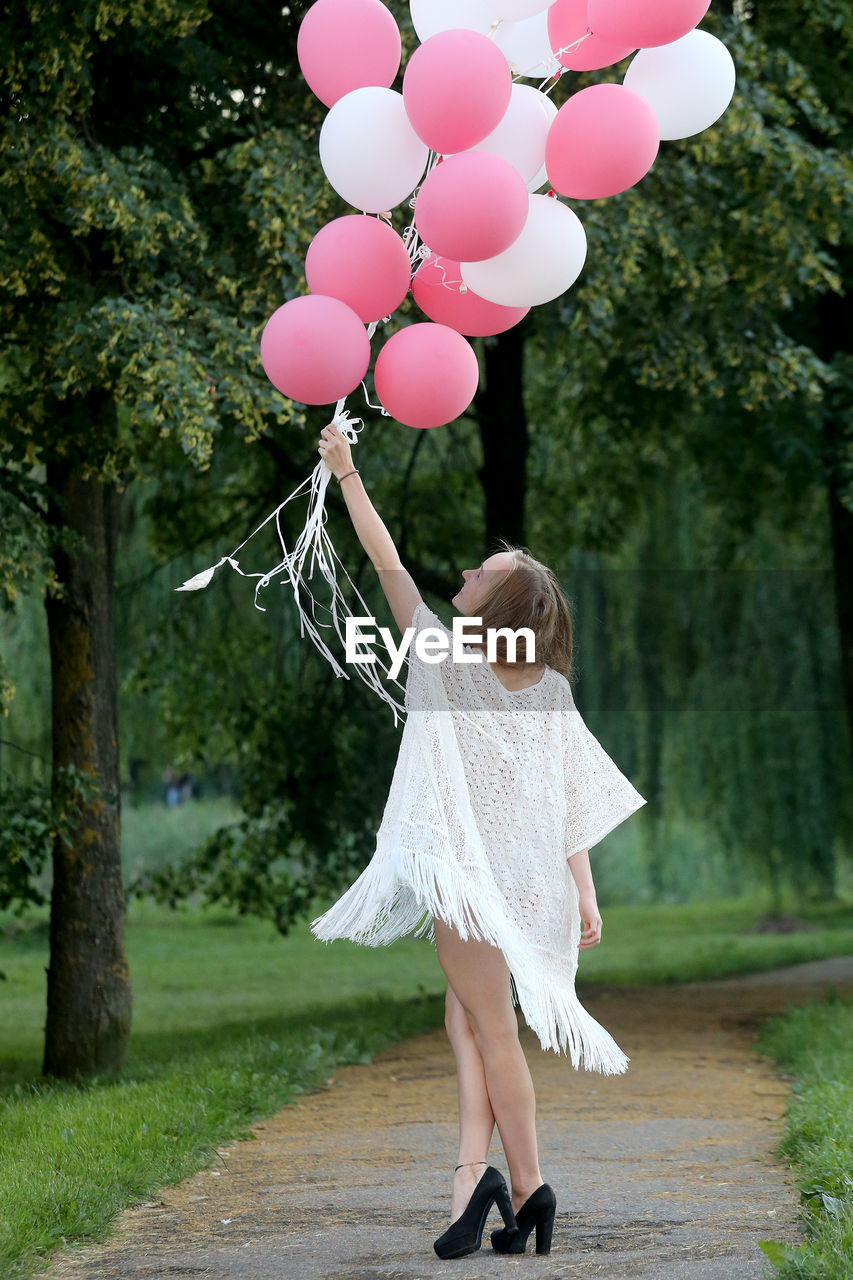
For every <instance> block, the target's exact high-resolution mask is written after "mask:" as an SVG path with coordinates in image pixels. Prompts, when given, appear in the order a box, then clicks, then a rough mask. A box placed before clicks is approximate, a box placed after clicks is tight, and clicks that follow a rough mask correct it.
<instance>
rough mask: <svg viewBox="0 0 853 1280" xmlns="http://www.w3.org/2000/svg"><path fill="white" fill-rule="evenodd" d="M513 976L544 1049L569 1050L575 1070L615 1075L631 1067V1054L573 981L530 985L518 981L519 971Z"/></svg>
mask: <svg viewBox="0 0 853 1280" xmlns="http://www.w3.org/2000/svg"><path fill="white" fill-rule="evenodd" d="M514 977H515V982H516V985H517V987H518V999H519V1004H520V1006H521V1011H522V1013H523V1014H524V1018H525V1021H526V1023H527V1025H528V1026H529V1027H530V1030H531V1031H532V1032H533V1033H534V1035H536V1036H537V1037H538V1039H539V1042H540V1044H541V1045H542V1048H543V1049H550V1050H552V1051H553V1052H554V1053H562V1054H566V1055H567V1056H568V1057H570V1058H571V1063H572V1066H573V1067H574V1068H575V1070H576V1071H577V1070H578V1069H579V1068H580V1067H583V1068H584V1070H586V1071H597V1072H599V1073H600V1074H601V1075H605V1076H616V1075H622V1074H623V1073H624V1072H625V1071H627V1070H628V1063H629V1062H630V1058H629V1057H628V1055H627V1054H626V1053H623V1052H622V1050H621V1049H620V1048H619V1046H618V1044H617V1043H616V1041H615V1040H614V1039H613V1037H612V1036H611V1034H610V1032H609V1031H605V1029H604V1027H602V1025H601V1023H599V1022H596V1020H595V1018H593V1016H592V1014H590V1013H588V1012H587V1010H586V1009H585V1008H584V1007H583V1005H582V1004H581V1002H580V1000H578V998H577V995H576V994H575V990H574V984H571V985H570V986H567V985H566V984H565V982H563V983H560V982H558V981H554V982H539V983H537V984H536V986H535V988H530V987H526V986H524V985H523V984H522V983H519V980H518V976H517V974H514Z"/></svg>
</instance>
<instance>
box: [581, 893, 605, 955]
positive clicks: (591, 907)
mask: <svg viewBox="0 0 853 1280" xmlns="http://www.w3.org/2000/svg"><path fill="white" fill-rule="evenodd" d="M578 906H579V908H580V913H581V924H582V925H583V933H582V934H581V940H580V942H579V943H578V946H579V947H580V948H581V949H583V948H584V947H597V946H598V944H599V942H600V941H601V916H600V915H599V912H598V903H597V902H596V900H595V890H594V889H593V890H591V891H589V890H587V891H585V892H582V893H581V894H580V895H579V897H578Z"/></svg>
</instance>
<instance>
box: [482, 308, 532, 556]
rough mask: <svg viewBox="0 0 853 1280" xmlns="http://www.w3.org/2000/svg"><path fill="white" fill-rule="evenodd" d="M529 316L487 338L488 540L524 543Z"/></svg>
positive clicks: (484, 413) (484, 393)
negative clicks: (526, 354)
mask: <svg viewBox="0 0 853 1280" xmlns="http://www.w3.org/2000/svg"><path fill="white" fill-rule="evenodd" d="M525 330H526V321H524V320H522V322H521V323H520V324H517V325H515V326H514V327H513V328H512V329H508V330H507V332H506V333H502V334H499V336H498V337H497V338H496V339H494V340H490V339H487V341H486V349H485V366H486V369H485V373H486V376H485V383H484V386H483V387H482V388H481V389H480V391H479V393H478V395H477V400H476V408H477V416H478V419H479V423H480V435H481V437H482V440H483V465H482V467H481V468H480V472H479V475H480V480H481V483H482V485H483V492H484V494H485V499H486V543H487V545H489V546H491V545H492V544H493V543H494V542H495V540H496V539H497V538H506V540H507V541H508V542H515V543H519V544H521V545H523V544H524V498H525V490H526V477H527V447H528V435H527V418H526V416H525V412H524V395H523V390H524V338H525Z"/></svg>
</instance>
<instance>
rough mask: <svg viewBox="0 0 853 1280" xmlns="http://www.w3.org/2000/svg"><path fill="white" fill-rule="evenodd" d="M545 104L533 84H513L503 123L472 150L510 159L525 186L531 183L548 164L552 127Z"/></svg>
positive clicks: (471, 149)
mask: <svg viewBox="0 0 853 1280" xmlns="http://www.w3.org/2000/svg"><path fill="white" fill-rule="evenodd" d="M546 101H547V99H546V98H545V95H544V94H543V93H540V92H539V91H538V89H534V88H533V87H532V85H529V84H514V85H513V86H512V92H511V94H510V99H509V106H508V107H507V109H506V111H505V112H504V115H503V118H502V120H501V122H500V124H499V125H498V126H497V128H495V129H493V130H492V132H491V133H490V134H489V135H488V137H485V138H484V139H483V141H482V142H478V143H477V145H476V147H470V148H469V150H470V151H487V152H488V153H489V154H490V155H493V156H500V157H501V159H502V160H508V161H509V162H510V164H511V165H512V167H513V168H514V169H516V170H517V171H518V172H519V173H520V174H521V176H522V178H523V179H524V181H525V183H528V182H530V181H531V179H532V178H533V177H534V175H535V174H537V173H538V172H539V170H540V169H541V167H542V165H543V164H544V163H545V139H546V138H547V137H548V130H549V129H550V128H551V116H550V115H549V113H548V111H547V109H546V107H545V105H544V104H545V102H546Z"/></svg>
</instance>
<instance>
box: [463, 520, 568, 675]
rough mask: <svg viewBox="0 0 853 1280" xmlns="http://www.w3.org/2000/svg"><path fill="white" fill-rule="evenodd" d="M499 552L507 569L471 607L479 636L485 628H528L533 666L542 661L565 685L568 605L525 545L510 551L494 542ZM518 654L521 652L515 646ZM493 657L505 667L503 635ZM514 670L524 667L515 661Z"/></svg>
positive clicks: (548, 571)
mask: <svg viewBox="0 0 853 1280" xmlns="http://www.w3.org/2000/svg"><path fill="white" fill-rule="evenodd" d="M498 541H499V544H500V545H499V547H498V548H497V549H498V550H500V551H508V552H509V553H510V555H511V556H512V559H513V565H512V568H511V569H510V570H509V572H508V573H506V574H502V575H501V576H500V577H499V578H498V581H497V582H496V583H495V585H494V586H493V587H491V588H489V590H488V591H487V592H486V594H485V596H484V597H483V600H482V603H481V604H480V606H479V608H478V609H477V616H478V617H481V618H482V620H483V630H484V632H485V631H486V630H488V628H490V627H494V628H498V627H509V628H511V629H512V630H513V631H517V630H519V628H520V627H529V628H530V630H531V631H532V632H533V635H534V637H535V645H536V662H537V663H541V662H544V663H545V664H546V665H547V666H549V667H553V668H554V669H555V670H556V671H559V672H561V673H562V675H564V676H565V677H566V679H567V680H569V681H571V680H572V679H573V678H574V675H575V672H574V669H573V667H572V649H573V631H572V613H571V606H570V604H569V601H568V599H567V598H566V595H565V593H564V592H563V588H562V587H561V586H560V583H559V580H558V578H557V576H556V574H555V573H554V572H553V570H551V569H549V568H548V567H547V565H544V564H542V563H541V562H540V561H539V560H536V559H535V558H534V557H533V556H532V555H531V554H530V552H529V551H528V550H527V549H526V548H525V547H516V546H513V545H512V544H511V543H509V542H506V541H505V540H504V539H499V540H498ZM519 649H520V651H521V652H523V651H524V650H523V648H522V647H521V646H519ZM495 652H496V657H497V659H498V661H499V662H502V663H508V656H507V642H506V637H505V636H497V637H496V643H495ZM514 665H516V666H521V667H524V666H527V665H529V664H528V663H526V662H524V661H523V659H520V658H519V659H517V661H516V663H515V664H514Z"/></svg>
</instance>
